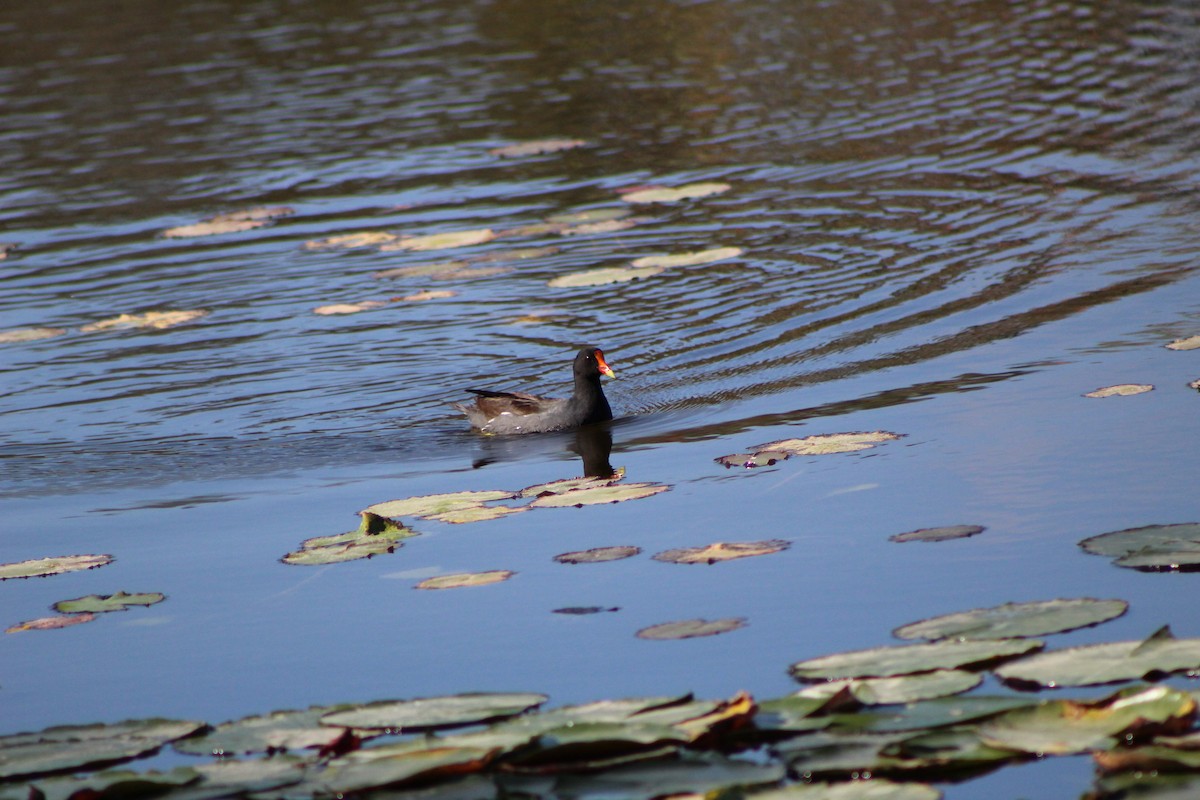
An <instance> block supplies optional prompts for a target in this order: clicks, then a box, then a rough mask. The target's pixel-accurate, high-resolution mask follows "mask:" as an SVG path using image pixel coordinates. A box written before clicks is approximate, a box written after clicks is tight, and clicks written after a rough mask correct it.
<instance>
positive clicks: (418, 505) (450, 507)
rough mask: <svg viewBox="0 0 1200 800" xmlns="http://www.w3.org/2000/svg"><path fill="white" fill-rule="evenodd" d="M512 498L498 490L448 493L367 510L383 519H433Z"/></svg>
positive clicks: (392, 502) (390, 503) (381, 505)
mask: <svg viewBox="0 0 1200 800" xmlns="http://www.w3.org/2000/svg"><path fill="white" fill-rule="evenodd" d="M512 497H513V493H512V492H505V491H503V490H496V489H492V490H488V491H481V492H447V493H445V494H427V495H421V496H420V497H406V498H404V499H403V500H389V501H387V502H385V503H376V504H375V505H373V506H368V507H367V508H366V509H365V510H366V511H369V512H371V513H372V514H378V515H380V516H382V517H432V516H434V515H435V514H445V513H446V512H448V511H459V510H461V509H464V508H470V507H472V506H482V505H483V504H484V503H487V502H489V501H492V500H508V499H510V498H512Z"/></svg>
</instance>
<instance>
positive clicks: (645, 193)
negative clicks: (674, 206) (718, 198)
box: [621, 181, 733, 203]
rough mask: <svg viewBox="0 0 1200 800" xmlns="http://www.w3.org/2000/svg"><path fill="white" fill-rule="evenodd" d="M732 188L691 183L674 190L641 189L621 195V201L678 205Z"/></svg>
mask: <svg viewBox="0 0 1200 800" xmlns="http://www.w3.org/2000/svg"><path fill="white" fill-rule="evenodd" d="M731 188H733V187H731V186H730V185H729V184H728V183H719V182H715V181H714V182H708V183H689V184H687V185H686V186H677V187H675V188H674V189H670V188H665V187H655V188H648V189H641V190H639V191H636V192H628V193H626V194H623V195H621V199H622V200H624V201H625V202H626V203H678V202H679V201H680V200H695V199H697V198H701V197H711V196H712V195H714V194H721V193H722V192H727V191H729V190H730V189H731Z"/></svg>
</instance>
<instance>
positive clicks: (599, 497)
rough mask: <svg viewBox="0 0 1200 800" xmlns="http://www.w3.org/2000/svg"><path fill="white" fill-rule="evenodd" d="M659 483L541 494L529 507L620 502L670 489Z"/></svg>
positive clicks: (560, 506) (596, 487) (615, 485)
mask: <svg viewBox="0 0 1200 800" xmlns="http://www.w3.org/2000/svg"><path fill="white" fill-rule="evenodd" d="M670 488H671V487H670V486H666V485H664V484H661V483H622V484H614V485H611V486H609V485H605V486H594V487H592V488H589V489H576V490H573V491H570V492H564V493H562V494H549V495H542V496H541V497H538V498H537V499H536V500H534V501H533V502H532V503H530V504H529V506H530V508H566V507H568V506H594V505H600V504H603V503H620V502H623V501H625V500H640V499H641V498H643V497H651V496H653V495H656V494H659V493H660V492H665V491H667V490H668V489H670Z"/></svg>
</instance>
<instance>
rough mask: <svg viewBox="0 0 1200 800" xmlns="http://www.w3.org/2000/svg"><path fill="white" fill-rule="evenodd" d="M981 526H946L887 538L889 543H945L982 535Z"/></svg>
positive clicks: (982, 529) (983, 529)
mask: <svg viewBox="0 0 1200 800" xmlns="http://www.w3.org/2000/svg"><path fill="white" fill-rule="evenodd" d="M985 530H987V529H986V528H984V527H983V526H982V525H946V526H943V527H940V528H921V529H919V530H915V531H907V532H906V533H897V534H896V535H895V536H889V537H888V541H889V542H945V541H948V540H950V539H966V538H967V537H968V536H975V535H976V534H980V533H983V532H984V531H985Z"/></svg>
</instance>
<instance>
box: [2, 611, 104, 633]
mask: <svg viewBox="0 0 1200 800" xmlns="http://www.w3.org/2000/svg"><path fill="white" fill-rule="evenodd" d="M94 619H96V615H95V614H61V615H59V616H54V617H38V618H37V619H31V620H26V621H25V622H18V623H17V624H16V625H11V626H9V627H8V628H6V629H5V631H4V632H5V633H20V632H21V631H52V630H57V629H59V628H70V627H71V626H73V625H82V624H83V623H85V622H91V621H92V620H94Z"/></svg>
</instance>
